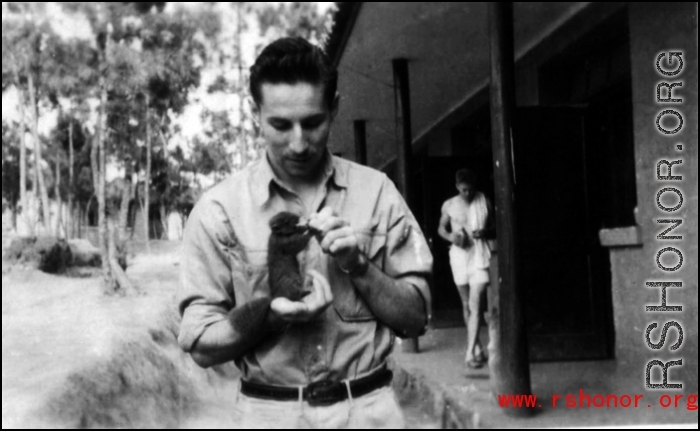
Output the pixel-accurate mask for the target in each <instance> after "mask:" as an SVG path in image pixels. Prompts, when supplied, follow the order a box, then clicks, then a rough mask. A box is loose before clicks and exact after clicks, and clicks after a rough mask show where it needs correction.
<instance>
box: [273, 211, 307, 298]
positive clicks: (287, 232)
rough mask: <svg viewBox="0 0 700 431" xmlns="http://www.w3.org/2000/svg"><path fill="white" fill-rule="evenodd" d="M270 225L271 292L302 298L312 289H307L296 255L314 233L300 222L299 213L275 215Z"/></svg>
mask: <svg viewBox="0 0 700 431" xmlns="http://www.w3.org/2000/svg"><path fill="white" fill-rule="evenodd" d="M270 229H271V230H272V233H271V234H270V239H269V240H268V247H267V265H268V271H269V281H270V296H271V297H272V298H273V299H274V298H278V297H284V298H287V299H289V300H291V301H299V300H301V299H302V298H303V297H304V296H306V295H308V294H309V293H310V292H309V291H308V290H304V278H303V277H302V275H301V272H300V270H299V264H298V263H297V259H296V255H297V254H298V253H299V252H301V251H302V250H304V248H306V245H307V244H308V243H309V240H310V239H311V233H310V231H309V229H308V228H307V227H305V226H303V225H302V226H300V225H299V216H298V215H296V214H293V213H290V212H281V213H279V214H277V215H275V216H274V217H272V219H271V220H270Z"/></svg>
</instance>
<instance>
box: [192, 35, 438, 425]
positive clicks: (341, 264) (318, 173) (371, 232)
mask: <svg viewBox="0 0 700 431" xmlns="http://www.w3.org/2000/svg"><path fill="white" fill-rule="evenodd" d="M336 88H337V71H336V69H335V67H334V66H333V64H332V63H331V61H330V60H329V58H328V57H327V56H326V55H325V53H323V51H322V50H321V49H319V48H318V47H315V46H313V45H311V44H309V43H308V42H307V41H305V40H303V39H299V38H286V39H280V40H278V41H276V42H273V43H272V44H270V45H269V46H267V47H266V48H265V49H264V50H263V52H262V53H261V54H260V56H259V57H258V59H257V60H256V63H255V65H254V66H253V67H252V68H251V77H250V90H251V94H252V98H253V101H254V111H255V116H256V119H257V122H258V125H259V127H260V132H261V138H262V139H263V140H264V141H265V145H266V154H265V157H263V158H262V159H261V160H260V161H259V162H257V163H255V164H253V165H251V166H249V167H248V168H246V169H244V170H243V171H241V172H239V173H236V174H234V175H233V176H231V177H230V178H229V179H227V180H226V181H224V182H223V183H221V184H219V185H217V186H216V187H214V188H213V189H212V190H210V191H209V192H207V193H206V194H205V196H204V197H203V198H202V199H201V200H200V202H199V203H198V204H197V205H196V207H195V208H194V210H193V211H192V214H191V216H190V218H189V221H188V224H187V227H186V231H185V239H184V244H183V261H182V274H183V278H182V281H183V285H182V292H181V295H180V311H181V313H182V317H183V320H182V324H181V331H180V336H179V342H180V345H181V347H182V348H183V349H184V350H185V351H186V352H189V353H191V355H192V358H193V359H194V360H195V361H196V362H197V363H198V364H199V365H200V366H203V367H209V366H213V365H218V364H222V363H225V362H228V361H235V363H236V365H237V366H238V368H239V369H240V370H241V372H242V375H243V377H242V382H241V391H240V394H239V397H238V400H237V401H236V405H235V409H236V410H237V412H238V413H239V414H240V418H241V421H242V423H241V424H240V425H241V426H242V427H245V428H369V427H371V428H401V427H403V417H402V414H401V411H400V410H399V408H398V405H397V403H396V397H395V394H394V392H393V391H392V389H391V385H390V383H391V378H392V376H391V371H389V370H388V369H387V368H386V359H387V357H388V355H389V354H390V353H391V351H392V349H393V347H394V343H395V336H396V335H398V336H399V337H415V336H418V335H420V334H422V333H423V332H424V331H425V329H426V327H427V324H428V321H429V312H430V291H429V288H428V284H427V277H428V275H429V274H430V271H431V268H432V256H431V254H430V251H429V249H428V246H427V243H426V241H425V238H424V237H423V234H422V232H421V230H420V228H419V226H418V224H417V223H416V220H415V218H414V217H413V215H412V214H411V211H410V210H409V209H408V207H407V205H406V203H405V202H404V200H403V198H402V197H401V195H400V194H399V192H398V191H397V189H396V187H395V186H394V185H393V183H392V182H391V181H390V180H389V179H388V178H387V177H386V175H384V174H382V173H380V172H378V171H375V170H373V169H370V168H367V167H363V166H361V165H358V164H355V163H352V162H349V161H346V160H343V159H341V158H338V157H335V156H332V155H331V154H330V152H329V151H328V149H327V143H328V137H329V132H330V128H331V124H332V123H333V120H334V118H335V116H336V113H337V112H338V108H339V106H338V105H339V96H338V93H337V91H336ZM298 250H301V251H298Z"/></svg>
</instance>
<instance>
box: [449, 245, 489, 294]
mask: <svg viewBox="0 0 700 431" xmlns="http://www.w3.org/2000/svg"><path fill="white" fill-rule="evenodd" d="M466 255H467V253H466V252H465V251H464V250H462V249H460V248H458V247H450V267H451V268H452V277H453V278H454V281H455V284H456V285H457V286H464V285H467V284H469V285H473V284H485V283H489V282H490V281H491V276H490V274H489V268H488V267H487V268H470V265H469V262H468V258H467V257H466Z"/></svg>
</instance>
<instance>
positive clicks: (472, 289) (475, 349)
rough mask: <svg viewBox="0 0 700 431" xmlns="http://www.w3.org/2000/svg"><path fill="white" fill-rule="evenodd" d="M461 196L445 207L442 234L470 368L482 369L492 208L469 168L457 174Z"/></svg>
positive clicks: (439, 229)
mask: <svg viewBox="0 0 700 431" xmlns="http://www.w3.org/2000/svg"><path fill="white" fill-rule="evenodd" d="M455 183H456V187H457V191H458V192H459V194H458V195H457V196H454V197H453V198H451V199H448V200H447V201H446V202H445V203H444V204H443V205H442V215H441V217H440V226H439V227H438V234H439V235H440V236H441V237H442V238H443V239H445V240H447V241H449V242H450V244H451V246H450V267H451V268H452V275H453V277H454V281H455V284H456V285H457V290H458V291H459V295H460V296H461V298H462V311H463V313H464V323H465V325H466V326H467V354H466V358H465V361H466V366H467V367H468V368H472V369H474V368H481V367H483V366H484V364H485V363H486V361H487V358H486V355H485V354H484V349H483V346H482V345H481V342H480V341H479V329H480V327H481V321H482V316H483V312H484V307H483V306H484V305H485V299H486V296H485V295H486V287H487V286H488V285H489V282H490V276H489V262H490V259H491V250H490V249H489V245H488V242H487V241H486V235H487V232H488V227H489V226H490V218H491V212H492V211H491V209H490V204H489V202H488V200H487V199H486V196H484V194H483V193H481V192H479V191H477V190H476V175H475V174H474V172H473V171H471V170H469V169H460V170H459V171H457V173H456V174H455Z"/></svg>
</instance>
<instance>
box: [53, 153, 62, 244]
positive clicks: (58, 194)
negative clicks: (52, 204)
mask: <svg viewBox="0 0 700 431" xmlns="http://www.w3.org/2000/svg"><path fill="white" fill-rule="evenodd" d="M53 190H54V192H53V193H54V196H56V225H55V236H56V238H60V237H61V224H62V223H63V214H62V212H63V211H62V210H63V208H62V206H63V201H62V199H61V161H60V160H58V159H57V160H56V181H54V188H53Z"/></svg>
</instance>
